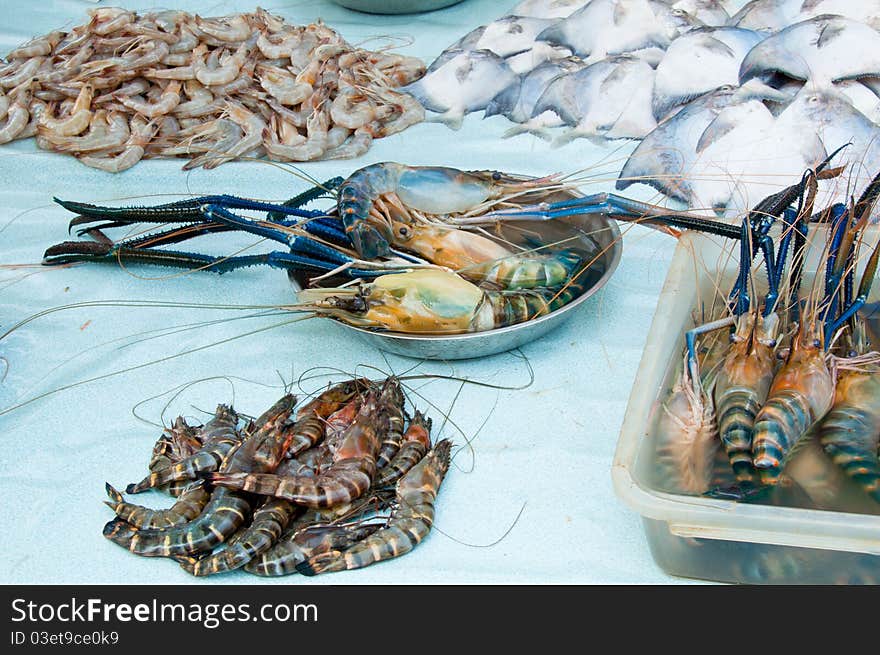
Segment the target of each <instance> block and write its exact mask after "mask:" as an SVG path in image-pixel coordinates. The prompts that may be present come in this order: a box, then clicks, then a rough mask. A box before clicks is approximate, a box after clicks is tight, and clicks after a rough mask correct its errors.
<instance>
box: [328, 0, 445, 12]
mask: <svg viewBox="0 0 880 655" xmlns="http://www.w3.org/2000/svg"><path fill="white" fill-rule="evenodd" d="M461 1H462V0H332V2H335V3H336V4H337V5H342V6H343V7H345V8H346V9H354V10H355V11H363V12H365V13H368V14H416V13H420V12H423V11H433V10H434V9H442V8H443V7H449V6H450V5H455V4H458V3H459V2H461Z"/></svg>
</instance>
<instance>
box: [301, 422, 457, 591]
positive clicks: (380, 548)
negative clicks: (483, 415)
mask: <svg viewBox="0 0 880 655" xmlns="http://www.w3.org/2000/svg"><path fill="white" fill-rule="evenodd" d="M451 448H452V442H451V441H449V440H448V439H444V440H442V441H440V442H439V443H438V444H437V445H436V446H434V448H433V449H431V451H430V452H428V454H427V455H425V457H424V458H423V459H422V460H421V461H420V462H419V463H418V464H416V465H415V466H414V467H413V468H412V469H410V471H409V472H408V473H407V474H406V475H404V476H403V477H402V478H401V479H400V480H399V481H398V482H397V495H396V508H395V509H394V510H393V511H392V512H391V517H390V518H389V519H388V523H387V524H386V526H385V527H384V528H382V529H380V530H378V531H376V532H375V533H373V534H372V535H370V536H369V537H366V538H365V539H363V540H362V541H359V542H357V543H355V544H354V545H352V546H350V547H349V548H346V549H345V550H334V551H329V552H326V553H322V554H320V555H314V556H312V557H310V558H309V559H308V560H306V561H305V562H302V563H301V564H297V566H296V570H297V571H299V572H300V573H302V574H304V575H317V574H319V573H327V572H330V571H345V570H351V569H359V568H363V567H365V566H369V565H371V564H375V563H377V562H381V561H383V560H387V559H392V558H394V557H400V556H401V555H404V554H406V553H408V552H410V551H411V550H412V549H413V548H415V547H416V546H418V545H419V544H420V543H421V542H422V541H423V540H424V538H425V537H426V536H428V533H429V532H430V531H431V528H432V527H433V525H434V501H435V500H436V498H437V493H438V492H439V490H440V485H441V483H442V482H443V478H444V477H445V476H446V472H447V471H448V470H449V451H450V449H451Z"/></svg>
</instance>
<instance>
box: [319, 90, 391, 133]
mask: <svg viewBox="0 0 880 655" xmlns="http://www.w3.org/2000/svg"><path fill="white" fill-rule="evenodd" d="M390 111H391V109H390V108H387V109H384V108H382V107H379V106H378V105H376V104H375V103H373V102H371V101H370V99H369V98H368V97H367V96H366V95H365V94H364V93H363V92H362V91H360V90H358V89H356V88H354V87H351V86H349V87H345V88H343V89H340V91H339V92H338V93H337V94H336V97H335V98H334V99H333V102H332V103H330V118H332V119H333V122H334V123H336V124H337V125H342V126H343V127H347V128H348V129H350V130H356V129H358V128H359V127H363V126H364V125H366V124H367V123H370V122H372V121H374V120H377V119H380V118H382V113H383V112H384V114H385V115H388V113H390Z"/></svg>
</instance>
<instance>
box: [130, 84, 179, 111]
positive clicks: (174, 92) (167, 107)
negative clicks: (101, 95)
mask: <svg viewBox="0 0 880 655" xmlns="http://www.w3.org/2000/svg"><path fill="white" fill-rule="evenodd" d="M114 97H115V98H116V99H117V100H118V101H119V102H121V103H122V104H123V105H125V106H126V107H128V108H129V109H131V110H133V111H136V112H137V113H139V114H142V115H144V116H146V117H147V118H157V117H159V116H164V115H165V114H170V113H171V112H172V111H174V108H175V107H177V105H179V104H180V82H178V81H172V82H169V83H168V85H167V86H166V87H165V88H164V89H163V90H162V95H161V96H160V97H159V101H158V102H150V101H149V100H145V99H144V98H141V97H138V96H131V97H129V96H125V95H119V94H114Z"/></svg>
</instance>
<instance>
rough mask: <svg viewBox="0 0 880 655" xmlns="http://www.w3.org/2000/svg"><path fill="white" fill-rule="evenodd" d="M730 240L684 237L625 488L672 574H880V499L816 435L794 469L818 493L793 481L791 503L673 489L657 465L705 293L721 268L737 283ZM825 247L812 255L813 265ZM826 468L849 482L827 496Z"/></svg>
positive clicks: (631, 410)
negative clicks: (662, 420) (657, 447)
mask: <svg viewBox="0 0 880 655" xmlns="http://www.w3.org/2000/svg"><path fill="white" fill-rule="evenodd" d="M873 236H874V237H876V234H874V235H873ZM815 241H816V242H822V239H821V238H820V239H816V240H815ZM869 243H873V241H871V240H870V239H869ZM730 250H731V244H730V243H727V244H719V243H715V242H713V240H712V239H711V238H707V237H705V236H703V235H697V234H690V233H687V234H685V235H684V236H682V238H681V240H680V242H679V245H678V246H677V249H676V252H675V254H674V256H673V260H672V263H671V266H670V269H669V273H668V275H667V278H666V281H665V283H664V286H663V289H662V291H661V293H660V299H659V302H658V306H657V310H656V312H655V314H654V319H653V322H652V325H651V332H650V334H649V335H648V339H647V343H646V346H645V351H644V354H643V355H642V360H641V364H640V366H639V372H638V375H637V377H636V380H635V383H634V385H633V389H632V392H631V394H630V398H629V403H628V406H627V411H626V416H625V419H624V423H623V427H622V428H621V433H620V438H619V441H618V445H617V451H616V452H615V456H614V463H613V466H612V480H613V484H614V489H615V492H616V493H617V495H618V497H619V498H620V499H621V500H622V501H623V502H625V503H626V504H627V505H628V506H629V507H631V508H632V509H634V510H636V511H637V512H639V514H641V516H642V519H643V524H644V528H645V534H646V536H647V539H648V543H649V546H650V549H651V553H652V555H653V557H654V560H655V561H656V562H657V564H658V565H659V566H660V567H661V568H662V569H663V570H664V571H666V572H667V573H669V574H671V575H676V576H683V577H689V578H701V579H706V580H715V581H722V582H739V583H752V584H758V583H768V584H834V583H844V584H855V583H871V584H877V583H880V516H878V515H877V513H878V512H880V506H878V504H877V503H874V502H873V501H871V499H870V498H868V497H867V496H866V495H865V494H864V493H861V492H860V490H859V489H857V488H854V486H853V484H852V483H851V482H850V481H849V480H848V479H845V478H842V476H840V475H839V472H838V471H837V470H836V467H834V465H833V464H832V463H831V462H830V460H828V459H827V457H825V455H824V452H822V450H821V448H820V447H818V446H817V445H816V444H815V443H813V444H810V442H807V443H808V447H806V448H803V449H802V450H801V451H799V455H798V457H799V460H798V462H797V465H796V466H794V464H795V462H794V461H793V462H792V466H789V467H787V469H786V473H789V468H791V469H792V475H793V476H798V475H800V476H803V479H804V480H805V481H807V482H806V484H805V485H803V486H804V488H807V489H808V490H809V492H810V495H809V496H808V497H803V489H798V490H796V491H795V490H793V491H792V492H791V496H792V497H791V498H789V499H787V500H786V501H785V502H784V505H785V506H778V505H762V504H751V503H737V502H734V501H729V500H717V499H713V498H706V497H699V496H688V495H683V494H677V493H667V492H664V491H662V485H661V484H658V481H657V480H655V479H654V477H655V476H653V475H652V474H653V472H654V471H655V470H656V469H655V467H654V441H653V426H654V424H655V422H656V419H657V412H658V409H659V408H660V407H661V402H662V400H663V399H664V398H665V397H666V395H667V393H668V392H669V389H670V388H671V385H672V383H673V379H674V376H675V374H676V373H677V371H678V369H679V367H680V366H681V362H682V353H683V348H684V332H685V331H686V330H687V329H690V328H691V327H692V326H693V318H692V312H693V310H694V309H695V307H697V306H698V300H699V299H701V298H702V299H705V298H708V297H710V295H711V289H712V288H713V285H714V281H713V278H716V279H717V278H718V277H719V273H720V279H721V285H722V286H721V287H720V288H722V289H729V288H730V284H731V282H732V281H733V279H734V277H735V266H736V256H734V257H730V256H729V253H730ZM819 251H820V248H814V249H813V252H811V253H810V255H809V256H808V258H807V264H806V269H805V270H806V271H807V272H808V273H809V272H810V271H814V270H815V268H816V264H817V261H818V255H819ZM810 278H811V275H810V276H807V277H805V284H804V287H803V288H804V289H808V284H807V283H808V281H809V280H810ZM874 295H875V296H876V294H874ZM804 438H805V439H806V438H807V437H804ZM817 472H818V473H817ZM816 475H819V477H822V476H824V477H825V480H826V481H827V480H829V479H832V478H833V476H835V475H837V476H838V478H837V479H836V480H834V483H835V485H837V484H839V485H842V486H840V487H837V489H838V490H840V489H843V492H842V493H840V494H837V493H835V494H826V495H824V496H823V493H824V491H827V489H826V488H825V487H823V486H822V485H816V486H815V488H809V481H810V480H813V479H815V476H816ZM847 485H850V486H849V487H848V486H847ZM798 493H800V494H801V496H802V497H799V496H798ZM789 505H790V506H789ZM817 507H818V508H819V509H817Z"/></svg>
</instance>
